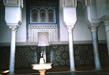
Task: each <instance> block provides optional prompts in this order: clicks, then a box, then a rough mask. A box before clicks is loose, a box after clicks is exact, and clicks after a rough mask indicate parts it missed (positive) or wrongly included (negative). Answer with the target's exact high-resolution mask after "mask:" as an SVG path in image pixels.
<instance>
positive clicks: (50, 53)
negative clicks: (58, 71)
mask: <svg viewBox="0 0 109 75" xmlns="http://www.w3.org/2000/svg"><path fill="white" fill-rule="evenodd" d="M41 48H42V47H39V46H16V52H15V68H16V69H18V68H19V69H21V68H32V66H31V64H34V63H39V58H40V53H41ZM98 49H99V55H100V61H101V65H109V58H108V54H107V45H106V44H98ZM9 58H10V46H0V70H5V69H9ZM74 59H75V65H94V53H93V46H92V44H74ZM46 61H47V62H52V63H53V66H57V67H58V66H69V47H68V45H50V46H47V47H46Z"/></svg>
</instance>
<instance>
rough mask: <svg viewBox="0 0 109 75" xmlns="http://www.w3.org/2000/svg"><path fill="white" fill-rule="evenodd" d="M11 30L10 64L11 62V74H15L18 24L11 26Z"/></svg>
mask: <svg viewBox="0 0 109 75" xmlns="http://www.w3.org/2000/svg"><path fill="white" fill-rule="evenodd" d="M9 28H10V30H11V46H10V64H9V74H10V75H12V74H14V66H15V49H16V47H15V46H16V31H17V26H9Z"/></svg>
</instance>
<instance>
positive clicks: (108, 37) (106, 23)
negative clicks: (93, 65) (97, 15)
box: [101, 16, 109, 55]
mask: <svg viewBox="0 0 109 75" xmlns="http://www.w3.org/2000/svg"><path fill="white" fill-rule="evenodd" d="M101 21H103V22H104V26H105V33H106V42H107V50H108V55H109V16H104V17H103V18H102V19H101Z"/></svg>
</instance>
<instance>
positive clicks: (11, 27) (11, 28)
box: [9, 25, 18, 31]
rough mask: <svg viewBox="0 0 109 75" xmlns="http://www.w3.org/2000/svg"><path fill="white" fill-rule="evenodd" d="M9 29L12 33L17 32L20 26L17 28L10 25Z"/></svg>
mask: <svg viewBox="0 0 109 75" xmlns="http://www.w3.org/2000/svg"><path fill="white" fill-rule="evenodd" d="M9 29H10V30H11V31H17V29H18V26H17V25H10V26H9Z"/></svg>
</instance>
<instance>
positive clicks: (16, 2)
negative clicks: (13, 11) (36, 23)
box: [3, 0, 23, 7]
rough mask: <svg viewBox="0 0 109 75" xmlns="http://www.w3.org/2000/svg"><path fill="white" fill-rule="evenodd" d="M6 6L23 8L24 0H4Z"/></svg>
mask: <svg viewBox="0 0 109 75" xmlns="http://www.w3.org/2000/svg"><path fill="white" fill-rule="evenodd" d="M3 3H4V5H5V6H21V7H23V0H3Z"/></svg>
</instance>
